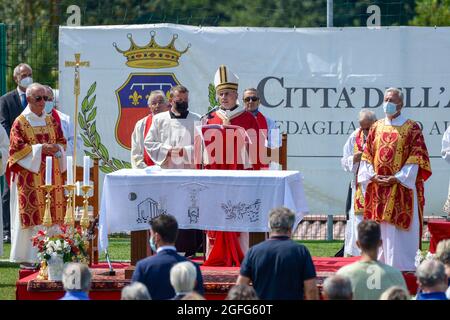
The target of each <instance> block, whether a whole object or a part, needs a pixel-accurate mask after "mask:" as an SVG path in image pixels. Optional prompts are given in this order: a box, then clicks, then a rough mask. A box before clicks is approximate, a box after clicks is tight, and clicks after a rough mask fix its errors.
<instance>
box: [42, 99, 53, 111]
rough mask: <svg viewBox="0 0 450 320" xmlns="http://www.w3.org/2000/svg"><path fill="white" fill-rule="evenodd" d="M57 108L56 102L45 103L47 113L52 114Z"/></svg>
mask: <svg viewBox="0 0 450 320" xmlns="http://www.w3.org/2000/svg"><path fill="white" fill-rule="evenodd" d="M54 106H55V102H54V101H45V107H44V110H45V113H50V112H52V110H53V107H54Z"/></svg>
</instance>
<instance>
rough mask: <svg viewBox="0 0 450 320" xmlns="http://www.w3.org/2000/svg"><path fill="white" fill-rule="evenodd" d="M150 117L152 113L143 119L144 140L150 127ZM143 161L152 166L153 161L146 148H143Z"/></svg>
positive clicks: (151, 117)
mask: <svg viewBox="0 0 450 320" xmlns="http://www.w3.org/2000/svg"><path fill="white" fill-rule="evenodd" d="M152 119H153V115H152V114H150V115H148V116H147V119H146V120H145V129H144V140H145V138H146V137H147V133H148V132H149V131H150V127H151V126H152ZM144 162H145V164H146V165H148V166H153V165H154V164H155V163H154V162H153V161H152V159H151V158H150V155H149V154H148V152H147V149H145V148H144Z"/></svg>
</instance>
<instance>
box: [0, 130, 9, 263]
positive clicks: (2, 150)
mask: <svg viewBox="0 0 450 320" xmlns="http://www.w3.org/2000/svg"><path fill="white" fill-rule="evenodd" d="M8 149H9V138H8V134H7V133H6V130H5V128H3V126H0V176H2V175H3V174H4V173H5V170H6V161H8ZM2 216H3V215H2V207H1V206H0V256H2V255H3V217H2Z"/></svg>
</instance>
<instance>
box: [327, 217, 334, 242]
mask: <svg viewBox="0 0 450 320" xmlns="http://www.w3.org/2000/svg"><path fill="white" fill-rule="evenodd" d="M327 240H328V241H332V240H333V215H332V214H329V215H328V216H327Z"/></svg>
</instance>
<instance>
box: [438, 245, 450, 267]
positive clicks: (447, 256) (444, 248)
mask: <svg viewBox="0 0 450 320" xmlns="http://www.w3.org/2000/svg"><path fill="white" fill-rule="evenodd" d="M436 258H437V259H438V260H439V261H441V262H442V263H443V264H444V265H446V266H448V267H450V239H447V240H441V241H440V242H439V243H438V245H437V247H436Z"/></svg>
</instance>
